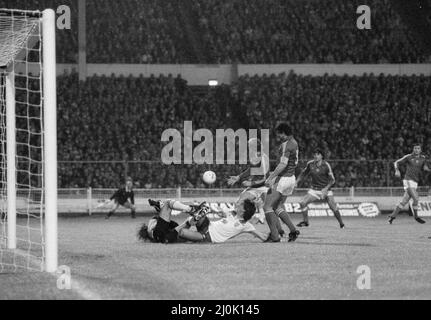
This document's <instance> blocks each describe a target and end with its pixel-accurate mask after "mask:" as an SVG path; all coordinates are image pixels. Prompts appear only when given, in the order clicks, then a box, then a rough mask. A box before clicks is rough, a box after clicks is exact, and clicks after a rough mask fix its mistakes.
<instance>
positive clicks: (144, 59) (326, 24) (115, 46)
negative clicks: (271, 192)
mask: <svg viewBox="0 0 431 320" xmlns="http://www.w3.org/2000/svg"><path fill="white" fill-rule="evenodd" d="M186 3H189V7H188V8H190V10H179V7H178V6H179V5H186ZM361 4H363V3H362V2H360V1H357V0H351V1H344V0H325V1H316V0H265V1H247V0H206V1H201V0H191V1H189V2H184V3H182V4H179V3H178V2H177V1H173V0H166V1H157V0H122V1H115V0H92V1H87V7H86V14H87V17H86V21H87V32H86V37H87V42H86V45H87V61H88V62H89V63H148V64H151V63H154V64H155V63H411V62H429V61H430V57H428V56H426V55H425V54H424V53H423V49H422V48H421V43H420V41H417V40H415V39H414V38H413V36H412V34H411V33H410V32H409V31H408V30H407V28H406V27H405V25H403V23H402V21H401V19H400V17H399V15H398V14H397V13H396V11H395V10H394V9H393V6H392V4H391V3H390V1H389V0H369V1H368V2H367V5H369V6H370V7H371V8H372V29H371V30H358V29H357V27H356V19H357V17H358V15H357V14H356V8H357V7H358V6H359V5H361ZM60 5H67V6H69V7H70V8H71V18H72V27H71V29H70V30H58V31H57V50H58V62H61V63H71V62H77V53H78V27H77V24H78V8H77V1H71V0H65V1H62V0H61V1H60V0H29V1H25V2H23V3H20V5H19V8H21V9H43V8H46V7H52V8H55V9H56V8H58V7H59V6H60ZM1 7H8V8H17V7H18V6H17V4H16V1H13V0H0V8H1ZM187 26H189V27H187ZM190 30H193V31H190ZM190 32H194V33H196V34H195V35H194V36H193V35H190V34H189V33H190ZM194 42H198V43H194ZM196 45H198V46H199V45H201V46H202V51H203V54H202V55H200V56H199V55H191V54H189V50H190V48H194V47H196Z"/></svg>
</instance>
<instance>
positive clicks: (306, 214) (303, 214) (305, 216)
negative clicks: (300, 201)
mask: <svg viewBox="0 0 431 320" xmlns="http://www.w3.org/2000/svg"><path fill="white" fill-rule="evenodd" d="M302 219H303V221H304V222H307V223H308V207H305V208H303V209H302Z"/></svg>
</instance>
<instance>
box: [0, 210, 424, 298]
mask: <svg viewBox="0 0 431 320" xmlns="http://www.w3.org/2000/svg"><path fill="white" fill-rule="evenodd" d="M293 219H294V222H295V223H297V222H299V219H300V216H297V215H295V216H294V217H293ZM146 220H148V218H144V217H138V219H136V220H132V219H131V218H130V217H129V216H126V215H125V216H121V217H113V218H112V219H111V220H104V218H103V217H101V216H94V217H81V218H61V219H60V220H59V249H60V256H59V262H60V265H67V266H68V267H70V269H71V275H72V290H59V289H57V286H56V283H57V279H56V277H55V276H53V275H49V274H44V273H38V272H22V271H20V272H16V273H5V274H0V299H187V300H188V299H204V300H206V299H228V300H230V299H240V300H242V299H430V298H431V268H429V266H430V264H431V255H430V254H429V252H430V246H431V239H428V237H429V236H431V228H430V227H429V225H428V224H429V223H430V222H429V221H428V224H425V225H419V224H418V223H416V222H415V221H414V220H413V219H412V218H409V217H400V218H399V219H397V220H396V221H395V222H394V224H393V225H388V224H387V222H386V219H385V218H383V217H380V218H377V219H365V218H346V219H345V222H346V226H347V228H346V229H344V230H340V229H339V228H338V224H337V222H336V220H335V219H333V218H310V222H311V226H310V227H309V228H305V229H301V232H302V234H301V236H300V237H299V238H298V240H297V241H296V242H295V243H287V242H282V243H276V244H271V243H260V242H259V241H258V240H257V239H254V238H252V237H251V236H248V235H242V236H240V237H238V238H236V239H233V240H230V241H229V242H227V243H225V244H219V245H211V244H172V245H163V244H149V243H141V242H138V241H137V239H136V231H137V229H138V226H139V225H140V224H141V223H143V222H144V221H146ZM178 221H181V219H180V218H179V219H178ZM258 228H259V229H261V230H262V231H266V230H267V226H266V225H259V226H258ZM284 228H285V229H286V227H284ZM361 265H367V266H369V267H370V269H371V289H370V290H359V289H358V288H357V285H356V283H357V279H358V277H359V274H358V273H357V268H358V266H361Z"/></svg>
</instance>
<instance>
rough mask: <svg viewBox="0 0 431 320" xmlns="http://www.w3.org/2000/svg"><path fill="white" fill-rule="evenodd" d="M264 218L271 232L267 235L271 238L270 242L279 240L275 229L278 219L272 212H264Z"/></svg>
mask: <svg viewBox="0 0 431 320" xmlns="http://www.w3.org/2000/svg"><path fill="white" fill-rule="evenodd" d="M265 218H266V222H267V223H268V227H269V230H270V231H271V233H270V234H269V237H270V238H271V240H273V241H278V240H280V233H279V230H278V228H277V220H278V218H277V216H276V214H275V213H274V211H269V212H265ZM278 223H280V222H278Z"/></svg>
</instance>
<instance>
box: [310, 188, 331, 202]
mask: <svg viewBox="0 0 431 320" xmlns="http://www.w3.org/2000/svg"><path fill="white" fill-rule="evenodd" d="M308 194H309V195H310V196H312V197H314V198H316V199H319V200H325V199H326V198H324V197H323V192H322V191H319V190H313V189H310V190H308ZM333 195H334V192H332V191H328V197H330V196H333Z"/></svg>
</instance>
